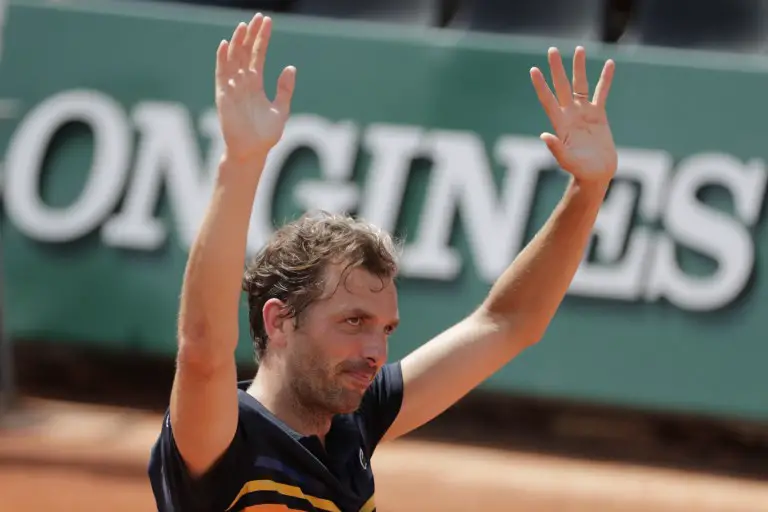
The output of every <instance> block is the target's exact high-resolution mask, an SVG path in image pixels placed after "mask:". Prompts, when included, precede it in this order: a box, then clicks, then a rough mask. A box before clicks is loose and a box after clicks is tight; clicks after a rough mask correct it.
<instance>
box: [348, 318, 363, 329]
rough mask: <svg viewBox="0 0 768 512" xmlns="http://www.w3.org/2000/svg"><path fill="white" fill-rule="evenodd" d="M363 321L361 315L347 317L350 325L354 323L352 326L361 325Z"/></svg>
mask: <svg viewBox="0 0 768 512" xmlns="http://www.w3.org/2000/svg"><path fill="white" fill-rule="evenodd" d="M361 321H362V320H361V318H360V317H359V316H353V317H352V318H347V323H348V324H349V325H352V326H355V327H357V326H358V325H360V322H361Z"/></svg>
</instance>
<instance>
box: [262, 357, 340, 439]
mask: <svg viewBox="0 0 768 512" xmlns="http://www.w3.org/2000/svg"><path fill="white" fill-rule="evenodd" d="M269 373H270V372H269V370H266V371H265V369H264V368H260V369H259V371H258V373H257V374H256V377H255V378H254V379H253V382H252V383H251V385H250V387H249V388H248V394H249V395H251V396H253V397H254V398H255V399H256V400H258V401H259V402H260V403H261V404H262V405H263V406H264V407H266V408H267V410H268V411H269V412H271V413H272V414H274V415H275V416H276V417H277V418H278V419H280V420H281V421H282V422H283V423H285V424H286V425H288V426H289V427H290V428H291V429H293V430H295V431H296V432H298V433H299V434H301V435H303V436H317V437H319V438H320V441H321V442H322V443H323V445H325V436H326V434H328V431H329V430H330V429H331V421H332V419H333V416H332V415H329V414H324V413H319V412H318V411H316V410H310V409H308V408H307V407H306V406H304V405H303V404H302V403H301V401H300V400H299V399H298V397H297V396H295V393H294V392H293V390H292V389H291V388H290V386H287V385H285V384H282V382H281V381H282V380H283V379H272V378H270V377H271V376H270V375H269Z"/></svg>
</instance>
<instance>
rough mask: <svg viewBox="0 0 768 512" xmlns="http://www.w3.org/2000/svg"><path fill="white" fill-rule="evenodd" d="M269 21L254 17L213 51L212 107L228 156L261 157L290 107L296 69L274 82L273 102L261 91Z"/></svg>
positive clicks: (276, 137)
mask: <svg viewBox="0 0 768 512" xmlns="http://www.w3.org/2000/svg"><path fill="white" fill-rule="evenodd" d="M271 33H272V20H271V19H270V18H269V17H264V16H263V15H262V14H260V13H259V14H256V15H255V16H254V17H253V19H252V20H251V22H250V23H248V25H246V24H245V23H240V24H239V25H238V26H237V28H236V29H235V31H234V33H233V35H232V40H231V41H229V42H228V41H222V42H221V44H219V48H218V50H217V52H216V107H217V109H218V114H219V122H220V123H221V131H222V134H223V137H224V142H225V144H226V148H227V155H228V157H230V158H234V159H238V160H244V159H248V158H251V157H254V156H265V155H266V154H267V152H268V151H269V150H270V149H271V148H272V147H273V146H274V145H275V144H277V142H278V141H279V140H280V137H282V135H283V130H284V129H285V123H286V121H287V119H288V115H289V113H290V108H291V97H292V96H293V89H294V86H295V83H296V69H295V68H294V67H293V66H288V67H286V68H285V69H284V70H283V72H282V73H281V74H280V77H279V78H278V81H277V94H276V95H275V100H274V101H270V100H269V99H268V98H267V96H266V94H265V92H264V61H265V60H266V54H267V47H268V46H269V38H270V35H271Z"/></svg>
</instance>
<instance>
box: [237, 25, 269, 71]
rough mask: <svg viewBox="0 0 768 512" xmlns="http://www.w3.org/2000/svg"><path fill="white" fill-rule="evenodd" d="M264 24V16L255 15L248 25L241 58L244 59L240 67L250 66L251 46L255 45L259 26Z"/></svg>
mask: <svg viewBox="0 0 768 512" xmlns="http://www.w3.org/2000/svg"><path fill="white" fill-rule="evenodd" d="M263 22H264V15H263V14H261V13H260V12H259V13H256V15H255V16H254V17H253V18H252V19H251V22H250V23H248V31H247V32H246V34H245V40H244V41H243V49H244V50H245V51H244V52H243V56H244V57H245V59H244V62H243V63H242V67H243V68H245V67H246V66H250V58H251V52H252V51H253V45H254V44H256V37H258V35H259V31H260V30H261V25H262V23H263Z"/></svg>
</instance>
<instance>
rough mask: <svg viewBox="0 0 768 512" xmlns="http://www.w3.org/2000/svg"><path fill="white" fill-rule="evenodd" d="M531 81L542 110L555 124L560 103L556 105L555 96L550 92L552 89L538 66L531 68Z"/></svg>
mask: <svg viewBox="0 0 768 512" xmlns="http://www.w3.org/2000/svg"><path fill="white" fill-rule="evenodd" d="M531 82H533V88H534V90H535V91H536V96H538V97H539V102H540V103H541V106H542V107H544V112H546V114H547V117H549V120H550V121H551V122H552V124H555V123H556V122H557V120H556V119H557V117H559V114H560V105H558V103H557V98H555V95H554V94H552V90H551V89H550V88H549V85H547V80H546V79H545V78H544V75H543V74H542V72H541V70H540V69H539V68H531Z"/></svg>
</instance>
